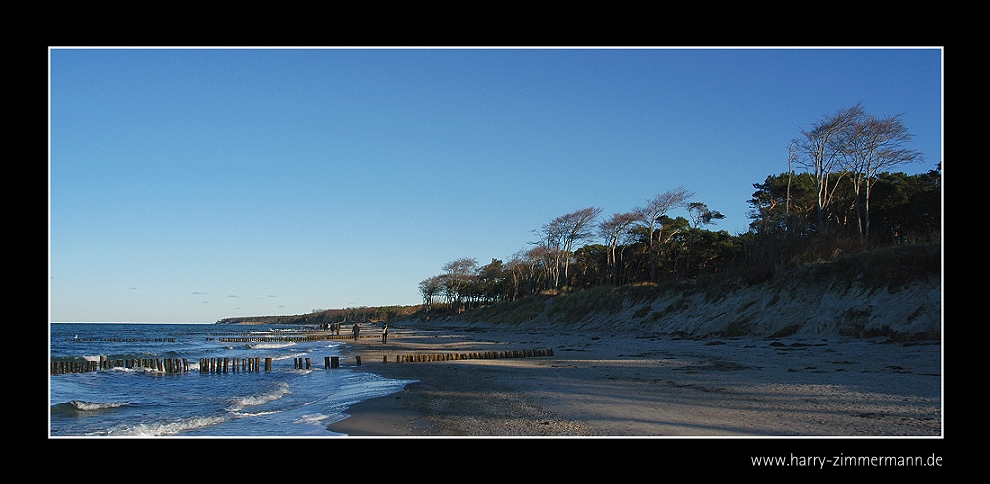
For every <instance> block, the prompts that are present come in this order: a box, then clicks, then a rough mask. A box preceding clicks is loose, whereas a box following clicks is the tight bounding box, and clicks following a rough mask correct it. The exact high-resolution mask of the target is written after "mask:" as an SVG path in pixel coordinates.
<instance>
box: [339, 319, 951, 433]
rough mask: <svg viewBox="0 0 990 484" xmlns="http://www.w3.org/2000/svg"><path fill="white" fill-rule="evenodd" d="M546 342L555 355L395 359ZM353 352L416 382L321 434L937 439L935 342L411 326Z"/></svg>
mask: <svg viewBox="0 0 990 484" xmlns="http://www.w3.org/2000/svg"><path fill="white" fill-rule="evenodd" d="M362 333H363V334H368V333H374V334H378V330H377V329H376V328H373V327H371V326H368V327H367V328H365V329H364V331H363V332H362ZM547 348H550V349H552V350H553V355H552V356H542V357H528V358H485V359H463V360H456V361H433V362H416V363H397V362H396V356H397V355H408V354H414V353H421V354H432V353H453V352H460V353H468V352H484V351H505V350H524V349H547ZM354 356H360V357H361V362H362V364H361V365H360V366H359V367H357V368H358V369H359V370H361V371H370V372H374V373H378V374H381V375H383V376H385V377H388V378H395V379H403V380H416V383H412V384H409V385H407V386H406V387H405V390H403V391H401V392H399V393H396V394H392V395H389V396H386V397H382V398H377V399H373V400H369V401H366V402H362V403H360V404H357V405H354V406H352V407H351V408H350V409H348V410H346V411H345V412H346V413H347V414H349V415H350V417H348V418H346V419H344V420H342V421H340V422H337V423H335V424H332V425H330V426H329V429H330V430H332V431H334V432H340V433H344V434H347V435H348V436H353V437H381V436H390V437H424V436H444V437H453V436H470V437H503V436H505V437H509V436H512V437H528V436H574V437H895V436H896V437H902V436H907V437H940V436H942V435H943V427H942V395H943V393H942V348H941V345H940V344H939V342H937V341H934V342H931V341H928V342H915V343H904V342H892V341H888V340H885V339H883V338H873V339H854V338H841V337H815V338H807V337H805V338H798V337H794V338H776V339H766V338H723V339H713V338H708V339H702V340H691V339H681V338H678V337H677V336H671V335H636V334H604V333H601V332H598V331H573V332H559V333H553V332H551V331H540V330H533V329H524V330H517V329H514V328H511V327H503V326H498V325H482V324H478V325H466V324H465V325H462V326H459V327H443V328H441V327H430V326H426V325H409V326H407V327H398V328H391V331H390V336H389V340H388V342H387V344H382V343H381V341H380V340H379V339H378V338H361V339H360V340H358V341H349V342H348V346H347V348H346V349H345V352H344V356H343V362H342V365H344V364H346V365H354V364H355V361H354ZM383 359H384V360H385V362H383Z"/></svg>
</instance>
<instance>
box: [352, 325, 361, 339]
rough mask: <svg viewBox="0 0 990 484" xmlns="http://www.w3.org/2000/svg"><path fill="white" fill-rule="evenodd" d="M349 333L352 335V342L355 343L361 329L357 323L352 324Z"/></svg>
mask: <svg viewBox="0 0 990 484" xmlns="http://www.w3.org/2000/svg"><path fill="white" fill-rule="evenodd" d="M351 332H352V333H354V341H357V339H358V333H360V332H361V327H359V326H358V324H357V323H354V327H353V328H351Z"/></svg>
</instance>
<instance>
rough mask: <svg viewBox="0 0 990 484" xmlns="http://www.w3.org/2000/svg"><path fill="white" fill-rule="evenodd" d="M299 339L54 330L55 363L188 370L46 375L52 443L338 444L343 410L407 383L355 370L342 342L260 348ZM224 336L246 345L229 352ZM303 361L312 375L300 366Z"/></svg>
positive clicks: (166, 327) (202, 330)
mask: <svg viewBox="0 0 990 484" xmlns="http://www.w3.org/2000/svg"><path fill="white" fill-rule="evenodd" d="M312 329H315V328H312ZM300 331H301V328H299V327H298V326H296V327H287V326H267V325H221V324H121V323H52V324H51V325H50V331H49V333H50V340H51V342H50V347H49V348H50V357H51V358H72V359H75V360H82V359H86V360H90V361H95V360H99V357H100V355H104V356H106V357H107V359H109V360H127V359H137V358H148V359H156V360H157V359H167V358H179V359H182V358H185V359H187V360H188V362H189V371H188V372H182V373H165V372H160V371H157V370H152V369H146V368H113V369H110V370H99V371H90V372H85V373H70V374H57V375H49V405H50V411H49V435H50V436H51V437H76V436H181V437H206V436H209V437H216V436H230V437H240V436H289V437H291V436H340V435H342V434H338V433H334V432H331V431H329V430H328V429H327V426H328V425H330V424H332V423H335V422H338V421H340V420H342V419H344V418H346V417H347V416H348V415H347V414H346V413H345V412H346V410H347V408H348V407H349V406H351V405H353V404H355V403H358V402H361V401H364V400H367V399H371V398H377V397H382V396H386V395H390V394H392V393H395V392H398V391H400V390H402V389H403V388H404V387H405V385H407V384H409V383H412V382H413V381H409V380H392V379H387V378H384V377H381V376H380V375H377V374H374V373H370V372H367V371H358V370H359V367H358V366H357V365H356V360H355V359H354V358H352V357H348V356H347V355H346V345H347V343H346V340H321V341H300V342H297V341H272V342H263V341H260V340H261V339H262V338H265V337H269V338H267V339H269V340H273V339H280V340H285V339H289V340H291V338H270V337H272V336H283V337H284V336H292V335H293V334H296V335H297V336H301V335H300V334H298V333H299V332H300ZM222 337H232V338H240V339H250V341H247V342H237V343H229V342H222V341H221V338H222ZM333 356H336V357H338V361H339V362H340V366H339V367H338V368H332V369H326V368H325V365H324V361H325V358H326V357H333ZM200 358H207V359H209V358H221V359H222V358H230V359H233V358H239V359H243V358H260V361H261V362H262V370H261V371H255V372H244V371H237V372H234V371H232V370H228V372H227V373H211V372H200V368H199V362H200ZM266 358H272V369H271V371H265V370H264V361H265V359H266ZM305 358H310V367H309V369H306V368H305V365H297V363H296V362H297V361H300V362H301V361H305V360H304V359H305ZM297 359H299V360H297ZM297 366H303V368H297Z"/></svg>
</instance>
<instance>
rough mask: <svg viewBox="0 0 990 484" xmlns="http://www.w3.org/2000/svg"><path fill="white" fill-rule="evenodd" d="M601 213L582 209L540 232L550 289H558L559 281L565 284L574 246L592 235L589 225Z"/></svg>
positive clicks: (592, 208)
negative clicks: (544, 250)
mask: <svg viewBox="0 0 990 484" xmlns="http://www.w3.org/2000/svg"><path fill="white" fill-rule="evenodd" d="M601 212H602V209H600V208H597V207H588V208H582V209H581V210H577V211H574V212H571V213H569V214H566V215H561V216H560V217H557V218H555V219H553V220H551V221H550V222H548V223H547V224H546V225H544V226H543V228H542V229H541V230H540V232H539V233H540V235H541V242H540V243H541V244H542V245H543V246H544V248H545V249H546V252H545V253H544V256H545V257H546V264H547V268H546V269H547V271H548V273H547V275H548V282H549V284H550V285H551V287H553V288H555V289H556V288H560V283H561V280H563V281H564V283H566V282H567V268H568V266H569V262H570V256H571V253H572V252H573V248H574V244H575V243H576V242H578V241H581V240H585V239H587V238H589V237H591V236H592V235H593V232H592V230H591V224H592V222H594V220H595V218H596V217H598V215H599V214H600V213H601ZM561 269H563V277H561Z"/></svg>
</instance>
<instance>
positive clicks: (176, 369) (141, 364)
mask: <svg viewBox="0 0 990 484" xmlns="http://www.w3.org/2000/svg"><path fill="white" fill-rule="evenodd" d="M114 368H148V369H151V370H158V371H160V372H164V373H187V372H188V371H189V360H188V359H187V358H129V359H120V360H111V359H109V358H107V357H106V356H104V355H100V359H99V360H98V361H93V360H84V361H83V360H56V361H52V362H51V374H52V375H62V374H65V373H85V372H89V371H98V370H112V369H114Z"/></svg>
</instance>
